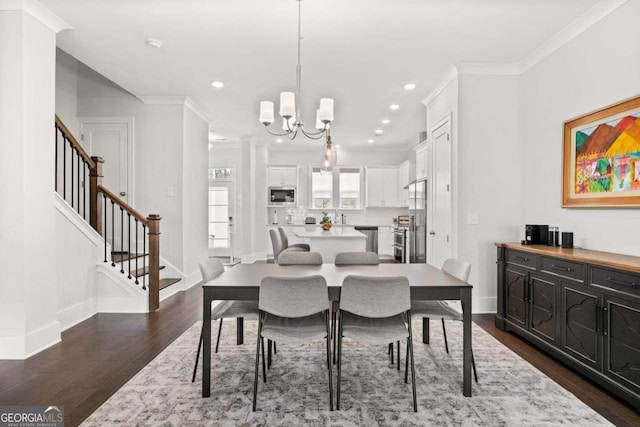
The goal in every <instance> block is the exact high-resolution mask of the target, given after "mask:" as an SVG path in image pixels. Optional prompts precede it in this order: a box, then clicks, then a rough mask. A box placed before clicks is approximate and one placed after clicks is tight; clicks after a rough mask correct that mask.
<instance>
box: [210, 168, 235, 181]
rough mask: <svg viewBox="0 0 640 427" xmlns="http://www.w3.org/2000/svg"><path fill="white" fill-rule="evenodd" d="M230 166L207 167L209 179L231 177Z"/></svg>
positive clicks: (226, 178)
mask: <svg viewBox="0 0 640 427" xmlns="http://www.w3.org/2000/svg"><path fill="white" fill-rule="evenodd" d="M232 178H233V175H232V173H231V168H209V181H214V180H228V179H232Z"/></svg>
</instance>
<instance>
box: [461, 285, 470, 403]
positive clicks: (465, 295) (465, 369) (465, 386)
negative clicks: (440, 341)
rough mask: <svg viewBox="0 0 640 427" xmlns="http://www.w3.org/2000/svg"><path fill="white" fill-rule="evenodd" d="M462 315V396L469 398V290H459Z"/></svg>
mask: <svg viewBox="0 0 640 427" xmlns="http://www.w3.org/2000/svg"><path fill="white" fill-rule="evenodd" d="M460 302H462V313H463V327H462V329H463V345H462V347H463V366H462V394H463V395H464V396H466V397H471V384H472V381H471V357H472V354H471V288H463V289H461V290H460Z"/></svg>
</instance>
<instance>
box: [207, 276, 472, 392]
mask: <svg viewBox="0 0 640 427" xmlns="http://www.w3.org/2000/svg"><path fill="white" fill-rule="evenodd" d="M267 275H277V276H294V277H305V276H312V275H320V276H323V277H324V278H325V280H326V282H327V286H328V288H329V300H331V301H340V289H341V287H342V282H343V281H344V279H345V277H347V276H349V275H360V276H376V277H381V276H405V277H407V279H408V280H409V283H410V285H411V300H412V301H423V300H459V301H460V302H461V304H462V311H463V322H462V323H463V368H462V378H463V381H462V393H463V395H464V396H466V397H471V394H472V391H471V384H472V381H471V357H472V356H471V290H472V286H471V285H470V284H469V283H466V282H464V281H462V280H459V279H457V278H455V277H453V276H451V275H450V274H447V273H445V272H444V271H442V270H441V269H439V268H436V267H433V266H431V265H429V264H392V263H388V264H387V263H382V264H378V265H348V266H336V265H334V264H321V265H315V266H314V265H287V266H282V265H278V264H268V263H253V264H238V265H236V266H234V267H232V268H230V269H229V270H227V271H225V272H224V273H223V274H221V275H220V276H218V277H217V278H215V279H213V280H211V281H209V282H206V283H204V284H203V285H202V290H203V311H202V317H203V322H204V325H203V352H202V355H203V363H202V397H209V396H211V303H212V302H213V301H215V300H258V297H259V293H260V282H261V281H262V278H263V277H264V276H267ZM423 321H424V323H423V326H424V327H423V334H424V335H423V342H426V343H428V333H429V332H428V331H429V327H428V326H429V324H428V321H426V319H424V320H423ZM239 324H241V323H240V322H239Z"/></svg>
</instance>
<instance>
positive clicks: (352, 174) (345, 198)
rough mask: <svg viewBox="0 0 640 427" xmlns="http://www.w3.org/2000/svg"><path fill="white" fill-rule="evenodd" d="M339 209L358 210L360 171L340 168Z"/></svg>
mask: <svg viewBox="0 0 640 427" xmlns="http://www.w3.org/2000/svg"><path fill="white" fill-rule="evenodd" d="M339 171H340V172H339V173H340V185H339V187H338V188H339V189H340V203H339V204H338V206H339V208H340V209H360V169H359V168H340V169H339Z"/></svg>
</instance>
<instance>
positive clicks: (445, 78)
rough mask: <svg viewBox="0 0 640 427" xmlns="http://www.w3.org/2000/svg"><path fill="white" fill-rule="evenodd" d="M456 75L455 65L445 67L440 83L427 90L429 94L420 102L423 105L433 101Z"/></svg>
mask: <svg viewBox="0 0 640 427" xmlns="http://www.w3.org/2000/svg"><path fill="white" fill-rule="evenodd" d="M457 77H458V68H457V67H456V66H455V65H450V66H449V68H447V71H446V72H445V73H444V76H443V77H442V80H440V83H438V84H437V85H436V87H435V88H434V89H433V90H432V91H431V92H429V95H427V96H426V98H424V99H423V100H422V101H421V102H422V103H423V104H424V105H425V106H426V105H429V104H430V103H431V101H433V100H434V99H435V98H436V97H437V96H438V95H440V94H441V93H442V91H443V90H445V88H446V87H447V86H449V84H450V83H451V82H452V81H453V80H455V79H456V78H457Z"/></svg>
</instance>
